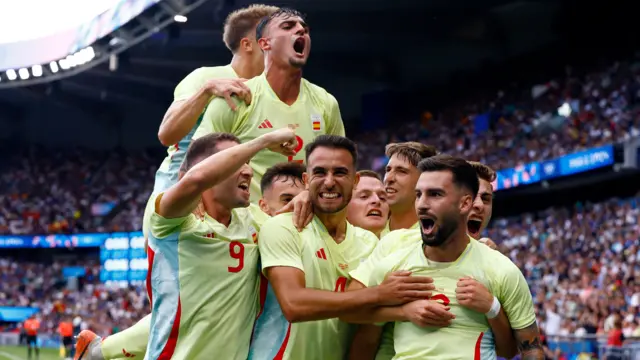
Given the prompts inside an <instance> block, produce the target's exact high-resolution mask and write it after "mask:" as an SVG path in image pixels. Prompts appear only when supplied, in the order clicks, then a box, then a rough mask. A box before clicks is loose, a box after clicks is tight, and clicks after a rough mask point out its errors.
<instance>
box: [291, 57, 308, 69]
mask: <svg viewBox="0 0 640 360" xmlns="http://www.w3.org/2000/svg"><path fill="white" fill-rule="evenodd" d="M306 64H307V60H306V59H297V58H290V59H289V65H291V66H292V67H294V68H296V69H301V68H302V67H304V66H305V65H306Z"/></svg>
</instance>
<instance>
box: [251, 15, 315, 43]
mask: <svg viewBox="0 0 640 360" xmlns="http://www.w3.org/2000/svg"><path fill="white" fill-rule="evenodd" d="M280 16H282V17H285V18H289V17H299V18H301V19H302V20H304V18H305V15H304V14H303V13H301V12H300V11H298V10H294V9H291V8H286V7H284V8H280V9H279V10H277V11H275V12H273V13H272V14H271V15H268V16H265V17H263V18H262V19H261V20H260V22H259V23H258V26H256V40H259V39H262V37H263V36H264V31H265V29H266V28H267V25H269V23H270V22H271V20H273V19H275V18H277V17H280Z"/></svg>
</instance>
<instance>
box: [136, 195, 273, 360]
mask: <svg viewBox="0 0 640 360" xmlns="http://www.w3.org/2000/svg"><path fill="white" fill-rule="evenodd" d="M161 194H162V193H161ZM161 194H160V195H159V196H161ZM256 208H257V206H256V205H251V206H250V207H249V208H239V209H234V210H233V211H232V216H231V223H230V224H229V226H228V227H227V226H224V225H223V224H220V223H219V222H217V221H216V220H214V219H213V218H211V217H210V216H208V215H205V218H204V219H199V218H197V217H196V216H195V215H193V214H190V215H188V216H185V217H182V218H176V219H166V218H163V217H162V216H160V215H158V213H157V212H155V211H154V212H153V214H152V215H151V218H150V221H149V223H150V231H149V263H150V275H149V279H150V285H151V289H152V293H151V296H150V299H151V303H152V319H151V326H150V335H149V345H148V348H147V356H148V357H149V358H151V359H158V358H167V359H168V358H174V359H203V358H211V356H212V354H215V357H216V358H220V359H230V360H233V359H236V360H246V359H247V354H248V352H249V343H250V340H251V332H252V328H253V324H254V321H255V318H256V315H257V313H258V299H259V289H258V288H259V277H260V274H259V271H258V262H259V252H258V231H259V227H260V222H261V221H262V220H263V219H264V218H262V219H255V218H254V216H253V215H252V214H260V213H259V210H256ZM265 217H266V215H265Z"/></svg>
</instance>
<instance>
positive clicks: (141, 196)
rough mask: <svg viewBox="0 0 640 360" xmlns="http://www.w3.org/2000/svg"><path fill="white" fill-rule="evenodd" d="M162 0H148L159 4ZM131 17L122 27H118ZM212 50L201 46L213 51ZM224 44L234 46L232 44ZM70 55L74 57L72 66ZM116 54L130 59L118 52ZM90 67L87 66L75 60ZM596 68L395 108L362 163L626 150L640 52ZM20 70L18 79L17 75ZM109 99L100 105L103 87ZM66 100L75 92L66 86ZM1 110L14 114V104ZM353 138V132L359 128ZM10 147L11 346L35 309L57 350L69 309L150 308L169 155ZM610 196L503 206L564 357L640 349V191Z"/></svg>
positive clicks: (94, 313) (100, 321)
mask: <svg viewBox="0 0 640 360" xmlns="http://www.w3.org/2000/svg"><path fill="white" fill-rule="evenodd" d="M157 2H158V1H144V3H145V4H147V5H148V6H150V4H152V3H154V4H155V3H157ZM140 3H142V2H140ZM194 3H195V1H194ZM231 3H233V1H232V2H231ZM331 3H332V4H333V3H334V2H331ZM216 6H217V5H216ZM225 6H226V5H225ZM372 6H373V5H372ZM376 6H378V5H376ZM221 8H222V6H221ZM153 9H154V8H152V10H153ZM164 11H165V12H167V16H169V15H171V16H169V17H167V19H168V20H167V21H166V22H165V25H163V27H164V26H169V23H171V22H172V20H171V17H172V16H173V15H174V14H173V13H170V14H169V12H168V10H164ZM218 11H221V10H218ZM358 11H360V9H358ZM135 13H136V14H138V13H139V12H135ZM131 14H133V12H132V13H131ZM132 16H133V15H132ZM185 20H186V18H185ZM209 20H210V19H209V18H207V26H209V25H210V23H209ZM163 21H164V20H163ZM121 22H122V21H120V20H119V21H117V24H118V26H119V25H120V23H121ZM336 22H337V21H336ZM463 22H464V21H463ZM115 23H116V22H114V24H115ZM141 23H142V22H141ZM374 23H375V22H374ZM130 24H131V23H130ZM376 24H377V23H376ZM134 25H136V26H142V25H140V24H134ZM173 25H175V24H172V25H171V26H169V27H170V30H171V31H170V32H168V34H169V35H166V36H165V35H163V34H164V33H161V32H159V31H158V29H156V30H155V31H153V33H154V34H155V35H154V36H155V37H156V39H155V40H154V41H158V42H163V44H164V43H169V42H171V41H174V40H175V39H176V38H178V37H179V30H176V28H175V26H173ZM114 26H115V25H114ZM581 27H582V26H581ZM112 28H114V27H112ZM131 29H132V28H131ZM131 29H129V30H131ZM109 31H110V30H109ZM314 31H315V30H314ZM196 32H197V31H196ZM217 35H219V34H217ZM217 35H216V36H217ZM145 36H147V35H145ZM149 36H151V35H150V34H149ZM208 36H209V34H208V33H207V37H208ZM162 37H165V38H162ZM161 38H162V39H161ZM105 39H107V38H104V39H102V40H103V41H102V42H103V43H99V44H97V45H99V46H96V51H97V55H96V54H94V55H95V56H97V59H99V60H100V61H101V62H102V63H105V62H106V61H107V60H109V61H111V58H109V56H108V51H106V49H109V44H108V42H107V43H105V41H104V40H105ZM152 40H153V39H152ZM207 40H209V39H208V38H207ZM191 42H192V43H197V42H198V39H196V40H193V38H191ZM87 45H88V44H82V46H81V47H80V48H84V47H85V46H87ZM128 46H129V45H127V47H128ZM132 46H133V45H132ZM163 46H164V45H163ZM349 46H352V44H349ZM80 48H78V49H77V50H79V49H80ZM114 48H115V46H114ZM160 48H161V49H162V51H160V52H159V53H160V54H161V55H162V56H161V57H164V56H169V55H167V53H169V51H166V52H165V50H166V49H165V48H163V47H160ZM202 49H205V48H204V47H203V48H197V50H198V52H199V53H205V52H206V51H203V50H202ZM100 50H102V51H100ZM92 51H93V49H92ZM223 51H225V56H226V49H223ZM171 52H172V53H174V54H184V55H185V56H184V57H185V58H187V57H190V55H191V54H189V53H187V52H186V51H185V52H184V53H182V52H180V51H171ZM63 55H65V54H63ZM65 56H66V55H65ZM69 56H71V57H72V56H73V54H71V55H69ZM207 56H209V55H207ZM336 57H338V56H336ZM127 58H128V57H127V56H125V55H124V54H123V56H122V57H121V62H122V67H123V68H126V67H127V66H129V65H130V64H127V62H128V60H127ZM68 59H69V58H68V57H67V58H62V60H65V63H66V62H67V61H69V60H68ZM92 59H93V56H91V59H88V60H87V62H88V64H87V65H88V66H87V68H89V65H90V66H93V64H92V63H91V61H93V60H92ZM71 60H73V59H71ZM116 60H117V59H116ZM138 60H140V59H138ZM96 61H97V60H96ZM154 61H157V59H155V60H150V61H149V62H148V63H145V62H144V61H143V62H142V66H145V67H147V65H148V64H152V63H153V62H154ZM166 62H167V63H170V62H171V60H167V61H166ZM194 62H196V61H194ZM54 63H55V62H54ZM114 63H116V65H115V66H114V67H115V68H118V65H117V63H118V61H114ZM61 64H63V63H61ZM84 65H85V62H82V63H78V64H75V65H73V66H69V67H68V68H67V69H62V70H65V71H66V70H72V69H73V68H76V69H77V68H78V67H79V68H82V67H84ZM156 65H157V64H156ZM20 66H23V65H20ZM25 66H26V65H25ZM43 66H45V77H44V78H47V77H48V78H49V79H55V78H56V77H57V76H58V77H60V78H62V74H64V76H65V77H66V76H71V72H69V71H67V72H65V71H62V70H61V71H60V73H59V74H58V75H55V71H53V68H51V70H47V66H48V67H49V68H50V67H51V64H47V63H43ZM190 66H191V65H190ZM111 67H112V65H111V64H109V69H110V70H111ZM148 67H149V68H150V67H151V66H148ZM192 67H193V66H191V67H190V69H191V68H192ZM16 69H17V67H16ZM103 70H104V69H103ZM144 70H145V71H143V73H144V75H141V77H143V81H140V80H139V78H138V80H135V77H133V76H132V75H131V73H126V72H125V73H124V74H125V75H121V76H122V77H121V78H120V80H118V79H116V80H114V79H112V78H110V80H109V81H122V83H125V80H122V79H126V78H127V77H129V78H128V80H126V81H129V82H130V83H131V82H133V83H135V82H143V83H144V82H150V80H149V77H153V76H155V75H156V74H155V73H152V72H151V71H146V70H147V69H146V68H145V69H144ZM591 70H592V71H588V72H584V73H582V72H581V73H580V74H578V72H571V71H567V72H566V74H565V75H564V76H561V77H557V76H556V77H551V76H549V77H547V78H546V81H538V82H536V83H532V82H529V83H527V84H524V85H520V86H517V87H504V88H502V90H498V91H493V92H487V91H482V92H481V93H480V94H478V95H477V96H461V97H460V98H456V99H454V100H455V103H452V104H450V105H447V106H444V107H442V108H439V109H438V110H437V111H436V110H432V109H430V108H421V109H419V110H420V111H419V112H420V113H421V115H420V116H419V117H413V118H407V117H403V118H401V119H395V118H394V119H392V120H389V121H387V122H386V123H385V127H383V128H376V129H375V130H373V131H368V132H366V133H360V132H356V134H357V135H356V136H353V138H354V139H355V140H356V141H357V143H358V151H359V153H360V156H361V161H360V164H359V165H360V168H363V169H373V170H375V171H377V172H380V173H383V172H384V167H385V165H386V164H387V161H388V159H387V158H386V157H385V155H384V147H385V145H386V144H388V143H390V142H402V141H419V142H423V143H426V144H430V145H434V146H435V147H436V148H438V149H439V150H441V151H443V152H445V153H449V154H453V155H458V156H461V157H464V158H466V159H469V160H475V161H480V162H482V163H485V164H487V165H490V166H491V167H493V168H495V169H497V170H510V169H511V170H512V169H516V168H520V167H524V166H525V165H527V164H531V163H534V162H538V163H539V164H543V163H544V161H546V160H552V159H557V158H560V157H563V156H567V155H569V154H572V153H575V152H579V151H583V150H592V149H594V148H598V147H602V146H608V145H614V146H618V147H622V146H623V144H622V143H624V142H628V141H630V140H635V141H638V139H640V107H639V106H638V105H639V104H640V54H637V55H636V56H635V57H627V58H626V59H624V60H623V61H618V62H609V63H608V66H605V67H600V68H596V69H595V70H594V69H591ZM33 71H34V70H33V69H32V70H31V72H32V73H33ZM311 73H312V72H311ZM94 75H95V74H94ZM349 75H350V74H349ZM144 76H146V78H144ZM12 77H14V78H16V79H17V77H18V76H17V75H16V73H15V71H14V72H13V75H12ZM105 77H106V76H105ZM172 77H175V76H174V74H173V73H171V75H169V74H167V78H166V79H171V81H172V82H171V86H173V85H175V84H174V83H173V80H175V79H173V78H172ZM20 78H21V80H22V81H24V82H25V84H28V83H29V82H33V83H35V81H38V82H44V80H42V79H44V78H42V79H40V80H38V79H36V78H35V75H32V76H31V79H28V78H27V79H23V78H22V77H20ZM114 78H115V77H114ZM132 79H133V80H132ZM145 79H146V80H145ZM176 79H177V77H176ZM0 80H2V86H5V87H6V86H8V85H7V84H8V81H13V80H9V74H8V72H6V73H3V74H2V75H0ZM21 80H17V82H19V81H21ZM314 80H315V79H314ZM538 80H540V79H538ZM78 81H79V80H78ZM158 82H162V79H161V80H158ZM167 82H169V81H167ZM79 83H83V82H82V81H79ZM87 84H93V80H91V81H87V80H86V79H84V85H83V86H85V89H86V88H88V87H87ZM111 85H113V84H111ZM128 85H129V83H127V85H123V87H126V86H128ZM146 85H147V84H145V86H146ZM68 88H69V87H68ZM68 88H67V90H68ZM78 88H81V87H78ZM107 88H109V86H105V89H107ZM327 88H329V87H327ZM51 89H54V87H53V86H52V87H51V88H49V87H47V90H46V92H49V91H50V90H51ZM111 89H114V87H111ZM116 89H117V88H116ZM132 89H133V90H131V92H132V93H135V92H136V91H135V90H136V89H134V87H132ZM137 89H139V88H137ZM117 92H118V91H111V93H110V95H109V96H112V97H114V98H115V97H117V96H120V97H121V98H126V97H127V95H126V94H125V95H118V94H115V95H114V94H113V93H117ZM159 92H160V91H158V93H159ZM165 92H166V91H165ZM96 93H99V94H100V97H101V100H100V101H102V96H103V94H102V92H101V91H98V90H96ZM104 93H105V94H106V93H107V92H106V91H105V92H104ZM124 93H125V92H123V94H124ZM132 93H129V97H133V95H140V97H141V98H144V99H145V101H146V100H148V99H151V98H152V97H151V96H150V94H152V93H153V91H144V92H143V91H140V94H132ZM167 93H168V92H167ZM165 95H166V94H163V96H165ZM57 96H58V98H57V99H61V98H63V97H62V96H61V95H60V94H59V93H58V94H57ZM105 97H106V95H105ZM338 100H339V101H340V100H341V99H340V97H338ZM132 102H133V101H132ZM163 104H164V103H163ZM0 105H2V106H3V107H4V109H6V108H7V106H5V105H6V104H4V102H3V103H0ZM127 105H129V103H127ZM138 105H139V104H138ZM421 105H422V104H417V106H421ZM4 109H0V112H2V110H4ZM397 116H404V114H402V115H400V114H398V115H397ZM392 117H393V116H392ZM155 120H157V121H156V123H159V121H160V119H155ZM394 120H396V121H394ZM0 121H2V118H0ZM0 126H2V122H0ZM351 134H354V132H348V135H349V136H351ZM1 135H2V134H0V138H2V139H4V137H2V136H1ZM612 148H613V147H612ZM2 150H3V151H2V153H3V156H2V158H0V248H2V255H0V346H2V345H4V344H7V343H11V341H13V339H14V338H15V335H18V336H19V334H21V333H23V330H22V328H21V326H22V325H21V321H22V320H24V318H26V317H28V315H29V314H31V312H36V314H37V316H38V317H39V318H40V320H41V322H42V328H41V331H40V332H41V334H43V337H42V338H43V342H44V344H43V345H44V346H50V347H58V346H59V339H58V337H57V335H56V328H57V326H58V324H59V322H60V321H62V320H64V319H65V318H66V317H69V316H71V317H72V318H73V319H74V326H76V327H77V328H78V329H91V330H93V331H95V332H96V333H97V334H98V335H100V336H103V337H104V336H108V335H110V334H113V333H115V332H118V331H120V330H123V329H125V328H127V327H129V326H131V325H133V324H134V323H135V322H136V321H137V320H139V319H140V318H142V317H143V316H144V315H146V314H148V313H149V311H150V308H149V307H150V306H149V301H148V298H147V296H146V293H145V291H146V289H144V288H143V287H142V286H140V282H141V279H144V275H145V274H146V271H142V272H141V271H140V270H139V269H141V268H144V269H146V267H145V266H146V259H145V258H144V257H145V256H146V255H144V252H143V250H142V248H143V246H142V243H141V234H140V233H139V231H140V230H141V222H142V214H143V211H144V208H145V205H146V203H147V200H148V197H149V194H150V193H151V191H152V188H153V181H154V174H155V171H156V169H157V167H158V165H159V164H160V162H161V160H162V158H163V157H164V156H165V153H164V151H163V150H160V149H158V148H154V149H149V150H147V151H128V150H123V149H117V150H112V149H109V150H96V149H86V148H77V147H67V148H50V147H44V146H41V145H34V144H30V143H28V142H26V144H20V146H11V147H8V148H5V149H2ZM611 152H612V153H613V152H614V151H613V150H612V151H611ZM636 155H637V156H640V152H637V154H636ZM613 163H614V160H613V155H611V159H610V161H609V162H607V165H611V166H610V167H613ZM636 165H637V164H636ZM538 170H540V169H538ZM577 176H578V177H580V176H582V177H583V178H587V177H588V176H589V175H584V174H580V175H577ZM635 179H637V177H636V178H635ZM539 182H542V181H541V180H539ZM521 184H523V185H524V184H526V182H525V181H521ZM568 186H569V187H570V186H571V185H568ZM508 187H510V186H502V185H500V186H498V188H499V189H500V190H501V191H500V192H498V195H497V196H496V197H497V198H499V197H501V196H502V195H500V194H502V193H503V192H502V190H503V189H506V188H508ZM514 187H519V186H518V184H515V185H514ZM576 187H577V185H576ZM514 190H515V189H514ZM609 190H611V189H603V190H602V194H603V196H604V197H603V196H600V199H599V200H588V199H589V198H590V196H587V195H590V194H587V193H586V192H585V194H584V196H582V195H580V196H579V201H578V202H576V201H574V200H575V197H574V196H573V197H571V199H569V197H567V199H564V198H563V196H558V199H557V201H555V202H554V204H556V205H554V206H548V204H546V206H545V208H544V209H543V210H539V209H528V208H527V205H529V204H528V203H526V202H524V204H520V205H521V206H520V207H519V209H520V210H522V211H524V212H517V213H514V214H510V213H509V212H508V211H500V216H494V219H493V220H492V223H491V225H490V226H489V228H488V229H487V231H486V233H485V234H484V235H486V236H487V237H489V238H491V239H493V240H494V241H495V242H496V243H497V244H498V246H499V250H500V251H502V252H503V253H504V254H505V255H506V256H508V257H509V258H510V259H511V260H512V261H513V262H514V263H515V264H517V265H518V267H519V268H520V269H521V270H522V272H523V274H524V275H525V278H526V280H527V282H528V284H529V286H530V288H531V291H532V294H533V299H534V304H535V309H536V315H537V320H538V324H539V326H540V329H541V332H542V334H543V343H544V346H545V351H546V354H547V357H548V358H550V359H566V360H569V359H571V360H573V359H587V358H591V357H590V356H591V355H590V354H598V355H599V357H596V358H603V359H605V358H606V359H625V360H626V359H632V360H636V359H640V278H639V277H638V275H637V274H640V262H639V260H640V243H639V241H640V240H639V239H640V193H638V192H637V186H636V189H635V194H633V195H629V194H627V195H626V196H622V197H614V196H613V195H606V196H605V195H604V194H605V193H606V194H609ZM508 191H511V190H507V191H505V192H508ZM576 191H578V190H576ZM534 196H535V195H534ZM505 197H506V196H505ZM494 211H495V210H494ZM503 214H505V215H503ZM67 235H69V236H67ZM85 235H86V236H85ZM81 236H84V238H83V239H84V240H83V239H81ZM24 239H28V241H27V240H24ZM31 239H33V240H31ZM23 240H24V241H23ZM3 241H4V242H3ZM12 241H16V242H19V243H20V246H22V247H24V248H25V249H26V250H24V249H18V250H16V249H14V248H12V247H15V248H19V247H20V246H13V245H14V244H15V243H12ZM81 241H87V243H90V245H87V247H92V248H91V249H93V250H87V249H86V248H82V246H83V245H78V244H79V243H80V242H81ZM76 246H77V248H74V247H76ZM48 247H50V248H51V249H47V248H48ZM95 249H99V252H98V251H96V250H95ZM22 250H24V251H22ZM134 253H135V254H136V255H135V256H134V255H133V254H134ZM107 264H108V265H109V266H107ZM134 265H135V266H137V267H135V268H134ZM112 269H115V270H112ZM134 269H137V271H138V273H137V274H135V276H133V275H131V274H130V272H131V270H134ZM9 310H11V311H9ZM619 333H621V334H623V335H624V337H625V339H626V340H625V341H624V342H623V345H620V344H618V342H617V341H616V336H618V334H619ZM5 334H10V335H12V336H14V337H13V338H9V337H5ZM618 337H619V336H618ZM20 339H21V340H23V339H22V336H20Z"/></svg>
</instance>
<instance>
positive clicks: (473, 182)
mask: <svg viewBox="0 0 640 360" xmlns="http://www.w3.org/2000/svg"><path fill="white" fill-rule="evenodd" d="M419 167H420V170H421V172H422V174H421V175H420V178H419V181H418V185H417V187H416V196H417V200H416V205H415V206H416V213H417V214H418V216H419V218H420V231H419V232H416V231H411V230H403V231H398V232H394V233H392V234H391V235H390V236H394V235H395V234H400V233H403V232H404V233H406V234H405V235H406V236H410V237H414V238H415V239H413V240H412V241H411V242H410V243H412V244H413V245H411V246H410V247H407V246H405V247H403V248H402V249H399V250H397V251H395V252H393V253H392V254H390V255H389V256H388V257H387V258H385V259H383V260H382V261H380V262H379V263H378V265H377V266H376V267H375V268H374V269H373V271H372V272H371V273H363V272H361V271H360V269H358V270H356V271H354V272H352V274H351V275H352V276H353V279H354V280H356V281H353V282H352V284H353V283H358V284H361V285H362V284H363V285H364V286H375V285H376V284H379V283H381V282H382V281H383V280H384V277H385V275H386V274H387V273H389V272H391V271H396V270H399V269H412V270H413V271H414V273H415V274H418V275H423V276H432V277H433V279H434V283H435V285H436V287H437V289H438V290H437V291H438V294H436V295H434V296H432V297H431V299H432V300H437V301H438V303H439V307H432V308H431V309H430V311H431V312H432V313H436V314H437V315H438V316H436V317H437V318H438V317H439V318H440V319H443V318H444V319H446V320H445V321H442V325H449V326H444V327H437V326H426V327H424V326H417V325H416V324H418V325H423V323H424V322H425V318H424V317H423V316H417V317H407V316H406V315H405V313H404V312H406V313H409V314H411V313H413V311H412V310H411V309H410V308H411V307H414V306H416V303H418V302H414V303H410V304H407V305H405V307H403V308H400V309H399V308H380V311H378V314H377V316H378V319H375V320H373V321H389V320H395V321H398V322H396V326H395V350H396V356H395V357H394V359H422V358H430V357H438V356H440V357H441V356H443V354H450V356H451V357H452V358H459V359H467V358H471V357H473V356H475V358H478V359H483V358H495V356H496V354H495V345H494V342H493V341H494V340H493V338H492V334H491V332H490V331H489V330H490V326H489V322H488V318H494V317H496V316H497V314H498V313H499V312H500V310H501V309H504V311H505V313H506V314H507V316H508V319H509V321H510V323H511V326H512V327H513V328H514V329H515V330H514V336H515V338H516V340H517V342H518V344H519V349H520V352H521V353H522V355H523V359H538V358H542V357H540V356H542V352H541V351H542V349H541V347H540V346H539V344H540V342H539V334H538V329H537V325H536V323H535V314H534V312H533V305H532V299H531V294H530V292H529V288H528V286H527V284H526V281H525V279H524V277H523V276H522V273H521V272H520V270H519V269H518V268H517V267H516V266H515V265H514V264H513V263H512V262H511V261H510V260H509V259H508V258H507V257H505V256H504V255H502V254H500V253H499V252H497V251H493V250H491V249H489V248H488V247H486V246H482V245H480V244H479V243H478V242H475V241H473V240H470V238H469V236H468V235H467V226H466V223H467V220H468V215H469V212H470V211H471V208H472V206H473V199H474V197H475V194H476V193H477V192H478V187H479V185H478V178H477V174H476V171H475V170H474V169H473V167H472V166H471V165H470V164H468V163H467V162H466V161H464V160H462V159H459V158H454V157H450V156H447V155H438V156H435V157H432V158H429V159H427V160H424V161H423V162H421V163H420V166H419ZM469 275H471V276H472V277H473V278H475V279H476V280H477V281H479V282H481V283H482V284H483V285H485V286H486V287H487V288H488V289H489V290H490V291H491V293H493V294H495V299H494V301H493V303H492V305H491V306H490V308H489V310H488V311H487V312H486V313H482V312H480V311H478V310H479V306H472V307H470V306H469V305H467V306H465V305H462V304H461V301H464V299H461V298H459V297H457V296H456V295H458V294H456V291H457V289H458V288H459V280H460V278H462V277H464V276H469ZM423 302H425V303H430V301H428V300H423ZM431 303H432V302H431ZM477 305H479V304H477ZM430 306H431V305H430ZM398 310H399V311H398ZM470 310H473V311H470ZM403 311H404V312H403ZM428 312H429V311H424V312H423V313H422V315H427V316H430V315H428V314H427V313H428ZM448 314H450V315H448ZM440 316H441V317H440ZM447 316H448V319H447ZM407 320H409V321H410V322H400V321H407ZM414 323H416V324H414ZM418 339H419V340H418ZM451 339H455V342H456V344H455V346H453V345H449V344H448V342H447V341H451ZM474 354H475V355H474Z"/></svg>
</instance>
